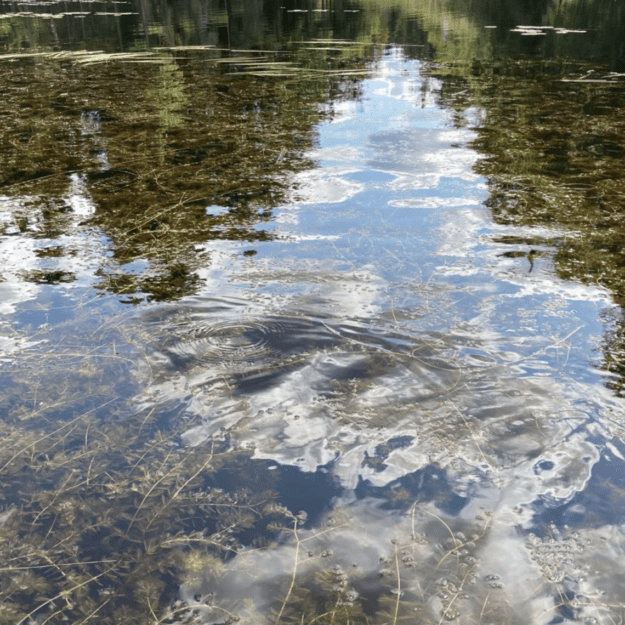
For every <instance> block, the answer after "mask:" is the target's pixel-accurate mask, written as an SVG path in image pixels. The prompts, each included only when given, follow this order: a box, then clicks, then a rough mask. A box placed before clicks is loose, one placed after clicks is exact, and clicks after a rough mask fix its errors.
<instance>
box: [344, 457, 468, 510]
mask: <svg viewBox="0 0 625 625" xmlns="http://www.w3.org/2000/svg"><path fill="white" fill-rule="evenodd" d="M355 494H356V496H357V497H358V498H359V499H363V498H366V497H373V498H376V499H384V500H385V503H384V504H383V505H382V509H384V510H387V509H388V510H401V509H404V510H405V509H407V508H409V507H410V506H412V505H414V504H415V502H428V501H432V502H434V504H435V505H436V507H437V508H438V509H440V510H441V511H442V512H444V513H445V514H447V515H450V516H457V515H458V514H460V513H461V512H462V509H463V508H464V507H465V506H466V505H467V503H468V502H469V499H470V497H466V496H461V495H459V494H457V493H455V492H454V487H453V485H452V484H451V483H450V482H449V479H448V477H447V472H446V470H445V469H442V468H441V467H437V466H435V465H428V466H426V467H424V468H423V469H419V470H418V471H416V472H414V473H411V474H409V475H405V476H403V477H402V478H400V479H399V480H396V481H393V482H391V483H389V484H388V485H387V486H384V487H375V486H372V485H371V483H369V482H368V481H367V480H361V481H360V482H359V484H358V486H357V487H356V490H355Z"/></svg>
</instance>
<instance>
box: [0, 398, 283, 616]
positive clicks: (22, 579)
mask: <svg viewBox="0 0 625 625" xmlns="http://www.w3.org/2000/svg"><path fill="white" fill-rule="evenodd" d="M28 416H29V415H22V416H21V417H17V418H15V419H14V420H13V421H14V422H13V423H12V422H11V420H10V419H9V420H6V421H2V423H1V425H0V427H1V428H2V436H3V440H4V441H5V444H4V445H3V447H2V450H1V451H0V475H1V477H0V480H1V481H0V483H1V485H2V493H3V500H4V501H3V502H2V508H3V511H2V512H1V513H0V553H2V561H3V566H2V568H0V588H1V590H0V620H1V621H2V622H3V623H7V625H9V624H10V625H17V624H22V623H24V624H25V623H44V622H45V623H61V622H68V621H69V622H74V623H80V622H99V623H116V624H117V623H161V622H166V621H167V619H173V620H180V619H182V618H183V617H184V616H185V614H186V612H185V610H186V609H185V608H184V607H183V606H178V607H176V605H177V604H176V597H177V593H178V584H179V581H178V580H179V579H182V578H184V576H185V575H189V574H190V573H191V572H192V571H193V570H194V569H197V566H198V562H201V563H202V567H206V568H208V565H209V564H210V563H211V562H218V561H222V560H224V559H227V558H228V556H229V554H230V555H231V554H233V553H235V552H236V549H237V547H238V545H239V541H238V538H237V534H240V533H241V532H242V531H244V530H246V529H249V528H251V527H253V526H254V525H255V524H256V523H257V522H258V520H259V519H260V518H261V517H262V510H263V507H264V504H265V502H266V500H267V499H271V498H272V497H273V493H272V491H271V490H269V489H268V490H267V491H266V492H256V493H252V492H251V491H249V490H245V489H241V490H240V491H237V492H229V493H227V492H224V491H223V490H221V489H218V488H211V487H210V486H209V484H208V481H209V476H210V475H211V474H213V473H214V472H216V471H218V470H219V467H220V466H221V465H222V463H223V462H224V459H225V458H224V456H225V454H223V453H219V452H218V451H216V450H215V448H214V447H208V448H195V449H191V450H185V449H183V448H181V447H180V446H178V445H177V444H175V442H173V441H172V438H171V437H170V435H169V434H170V433H166V432H163V431H162V430H161V429H160V428H159V427H158V420H159V419H161V418H162V415H158V414H157V412H156V411H154V410H152V411H151V412H148V413H147V414H135V415H132V416H130V415H128V414H124V413H123V411H117V413H116V414H114V415H110V416H109V418H108V420H107V421H108V422H106V423H103V422H101V421H99V420H98V419H97V418H95V417H94V416H93V415H92V414H89V413H84V414H79V415H78V416H76V417H74V418H72V419H69V420H67V421H65V422H62V423H56V424H55V425H54V426H52V427H50V422H49V419H48V418H47V415H46V414H45V411H41V412H40V414H39V415H38V417H37V418H36V419H35V421H36V423H33V421H32V420H31V421H30V422H28V426H29V427H28V428H27V429H25V428H24V423H23V421H24V418H26V419H27V418H28ZM41 426H47V427H41ZM236 461H237V459H236V454H233V453H230V454H228V462H229V463H236ZM185 618H186V617H185ZM170 622H173V621H170Z"/></svg>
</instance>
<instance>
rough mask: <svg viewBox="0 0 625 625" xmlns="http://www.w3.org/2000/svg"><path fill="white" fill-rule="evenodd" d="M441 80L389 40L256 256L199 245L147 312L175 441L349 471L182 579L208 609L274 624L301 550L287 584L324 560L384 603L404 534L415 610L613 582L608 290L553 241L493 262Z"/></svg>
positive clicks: (551, 605)
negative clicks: (566, 267) (289, 519)
mask: <svg viewBox="0 0 625 625" xmlns="http://www.w3.org/2000/svg"><path fill="white" fill-rule="evenodd" d="M435 89H436V83H435V82H432V81H429V80H428V79H427V78H425V77H423V76H422V75H421V74H420V65H419V63H418V62H414V61H411V62H409V61H406V60H405V59H404V58H403V57H402V55H401V54H400V53H399V52H398V51H391V52H390V53H389V54H386V55H385V56H384V58H383V59H380V61H379V63H378V65H377V66H376V69H375V70H374V75H373V76H372V78H371V79H370V80H367V81H365V82H364V84H363V97H362V99H361V100H360V101H359V103H358V104H357V105H354V106H350V107H345V108H344V109H343V110H342V111H339V112H336V113H335V117H334V119H332V120H331V121H329V122H327V123H324V124H322V125H321V126H320V128H319V145H318V146H317V148H316V149H315V150H314V152H313V157H314V158H315V160H316V162H317V166H318V168H317V169H314V170H310V171H304V172H302V173H301V174H297V175H296V177H295V183H296V184H295V187H296V191H294V193H293V201H292V202H291V203H289V204H286V205H284V206H283V207H282V208H281V209H280V210H279V211H277V212H276V216H275V219H274V222H273V224H274V226H273V227H274V228H275V230H274V232H275V233H276V235H277V237H276V240H274V241H272V242H270V243H260V244H255V245H254V249H255V250H256V252H257V254H256V255H255V256H254V257H253V260H252V259H250V260H249V261H246V260H236V258H237V257H236V254H235V253H233V250H232V248H231V247H226V246H224V245H223V244H221V243H218V242H214V243H207V244H206V249H207V251H208V252H209V254H210V256H211V258H212V261H213V262H212V265H211V267H210V269H209V270H208V271H206V272H205V273H204V274H203V276H202V277H203V278H204V280H205V287H204V288H203V290H202V293H200V294H199V295H198V296H196V297H195V298H193V299H192V300H189V301H188V302H187V303H183V304H181V305H178V306H176V307H175V308H171V307H169V306H166V307H165V308H164V309H162V310H161V309H159V310H161V312H159V313H158V314H157V322H156V324H150V325H149V330H146V331H147V333H148V335H149V336H150V343H151V345H152V349H153V350H154V351H153V355H152V356H151V358H150V372H151V375H153V376H155V383H153V384H151V385H149V387H148V389H147V390H146V392H145V393H144V394H143V396H144V398H145V399H144V401H145V402H146V404H145V406H147V407H149V406H150V405H152V404H153V402H155V401H162V400H164V399H168V400H171V399H172V398H177V400H178V401H180V402H183V403H184V404H185V405H186V415H187V419H188V420H189V427H188V429H187V431H186V432H185V433H184V434H183V436H182V440H183V441H184V443H185V444H186V445H191V446H197V445H207V444H208V442H209V441H210V440H213V441H214V440H223V441H225V442H226V443H227V444H228V445H231V446H232V447H233V448H244V449H245V448H247V449H250V450H252V451H253V458H254V459H256V460H257V461H261V460H269V461H275V462H277V463H278V464H279V465H282V466H288V465H291V466H293V467H299V469H300V470H301V471H302V473H301V478H300V479H301V486H300V487H301V488H302V489H305V488H306V477H305V476H306V475H317V474H319V472H320V471H321V472H323V473H327V474H329V475H330V476H331V479H332V480H333V481H334V483H335V484H336V486H337V487H338V488H339V493H340V495H339V496H338V497H336V498H335V499H334V500H333V501H329V500H328V501H327V502H326V503H325V504H324V505H323V507H322V508H321V510H323V509H325V510H326V512H325V514H324V516H323V519H324V521H323V522H322V523H321V524H320V525H319V524H317V525H315V526H314V527H311V528H307V529H305V530H300V531H299V532H297V534H296V536H292V537H291V538H289V537H288V536H285V537H284V539H283V540H282V541H281V542H280V544H279V546H276V547H275V548H272V549H268V550H264V551H251V552H249V553H246V552H245V551H243V552H242V553H240V554H239V555H237V556H236V557H235V558H234V559H233V560H231V561H230V562H229V563H228V565H227V566H226V567H224V569H223V570H222V571H221V572H220V573H219V574H218V575H216V576H215V575H214V574H211V575H208V576H207V577H206V578H205V579H204V580H203V581H201V580H196V581H195V582H193V583H191V584H190V585H189V586H188V587H185V588H184V589H183V594H184V593H186V596H187V598H189V600H190V601H191V602H192V603H193V600H192V599H191V597H192V595H193V594H196V595H198V594H199V595H200V596H202V597H204V596H206V595H207V594H208V593H214V595H211V596H213V601H214V603H215V605H217V606H218V608H206V607H205V606H204V607H200V606H199V604H198V608H199V609H200V610H201V612H202V613H203V614H204V615H205V618H206V622H210V623H217V622H220V621H219V618H220V616H219V614H220V610H221V609H222V608H223V609H232V610H234V611H235V612H236V613H237V614H238V615H239V616H241V617H242V618H243V621H244V622H249V623H252V622H256V623H258V622H265V619H266V616H264V612H265V610H267V609H268V608H269V606H270V605H271V604H272V602H273V601H275V598H276V594H278V595H279V594H280V591H279V589H280V588H281V587H282V585H283V584H286V583H287V581H288V579H289V577H290V575H291V573H290V572H289V571H290V570H291V568H292V567H293V566H294V564H293V563H294V561H297V562H299V561H300V559H301V560H302V561H301V564H298V565H297V583H298V585H301V586H303V587H307V588H308V589H309V590H311V589H312V588H313V587H314V584H315V582H314V576H315V575H316V574H320V571H322V570H326V569H327V568H328V567H331V566H333V567H334V568H335V569H336V570H337V571H345V573H344V575H345V577H346V579H349V580H350V582H349V583H350V584H351V585H350V588H352V592H353V593H354V597H357V596H361V595H362V594H363V593H365V594H366V593H369V594H370V600H371V597H373V596H376V593H377V594H384V593H385V592H386V591H385V590H383V584H382V582H380V581H373V580H374V579H376V577H377V575H378V571H379V570H380V562H381V561H385V559H386V558H389V559H390V560H389V569H390V573H389V575H390V576H391V578H392V579H393V580H395V581H394V582H393V583H399V582H398V581H397V579H396V577H393V575H394V573H393V570H394V569H395V564H394V561H393V558H400V556H399V555H397V554H398V553H401V558H400V559H401V560H402V565H401V567H402V581H401V593H402V597H403V598H404V600H405V602H406V604H407V605H408V604H411V603H412V602H416V603H415V605H418V606H419V608H418V610H417V608H416V607H413V608H411V609H412V610H413V611H414V610H416V612H414V613H415V614H416V616H415V618H417V619H422V621H419V622H430V619H431V621H432V622H436V620H437V618H439V617H440V618H441V619H444V618H447V616H449V617H453V618H460V619H461V622H469V621H470V620H471V619H475V620H478V619H479V618H480V616H482V617H483V616H484V615H485V614H491V615H492V616H491V618H498V619H501V618H504V616H505V619H506V621H510V622H515V623H533V624H536V623H550V622H553V619H554V618H555V617H556V616H557V615H558V614H560V615H565V613H566V611H567V610H572V612H571V614H573V617H572V618H574V619H575V620H580V621H582V620H584V619H592V618H596V619H599V620H601V619H602V618H603V616H604V615H605V614H614V612H612V611H611V610H612V608H608V607H607V606H609V605H618V603H619V601H620V598H619V597H620V590H619V586H618V585H614V584H611V583H606V581H607V579H606V575H607V571H608V570H609V569H610V567H616V568H618V566H619V565H618V562H619V559H620V558H622V556H623V552H622V547H621V546H620V545H622V535H621V534H622V531H621V529H620V520H616V519H615V518H614V517H612V516H611V515H610V514H606V513H605V512H601V509H602V508H603V509H605V510H606V511H607V510H609V509H610V508H611V507H612V506H616V507H617V508H618V507H619V503H618V500H619V497H620V496H619V495H618V494H617V493H618V492H620V488H619V487H618V486H616V484H615V483H613V482H611V478H610V477H608V476H609V474H610V470H608V471H607V474H606V469H605V468H603V469H599V467H607V466H610V463H611V466H613V468H616V465H618V464H620V463H622V462H625V460H624V458H623V455H622V454H621V452H620V451H618V449H617V447H615V444H616V443H614V442H613V441H615V440H616V438H615V437H618V436H619V433H620V432H621V424H622V406H621V404H620V402H619V401H617V400H616V399H615V398H614V397H612V395H611V393H610V392H609V391H608V390H607V389H606V388H605V387H604V385H603V379H602V375H601V374H600V372H599V371H598V370H597V369H594V368H592V367H589V361H592V360H595V359H596V356H594V355H593V354H595V353H596V350H597V349H598V348H599V344H600V338H601V336H602V332H603V331H604V325H603V324H602V321H601V313H602V311H603V310H605V309H606V307H608V308H609V307H610V306H611V300H610V297H609V295H608V293H607V292H606V291H605V290H603V289H600V288H596V287H588V286H581V285H574V284H572V283H569V282H565V281H562V280H558V279H557V278H556V277H555V276H554V275H553V271H552V268H551V265H550V263H549V262H548V255H547V257H546V258H543V259H542V260H538V261H537V262H536V264H535V265H534V266H533V267H530V266H529V262H528V260H527V258H526V257H510V258H509V259H507V260H505V261H502V259H501V249H502V248H501V246H499V247H498V246H497V245H493V244H492V243H491V240H492V239H493V238H494V237H495V236H496V235H498V234H499V233H500V231H501V230H502V228H501V227H498V226H496V225H493V224H492V223H491V221H490V219H489V215H488V212H487V211H486V210H485V209H484V207H483V206H482V204H481V201H482V199H483V198H484V197H485V185H484V183H483V180H482V179H481V178H480V177H479V176H477V175H475V174H474V173H473V171H472V165H473V164H474V163H475V161H476V159H477V158H478V155H477V154H476V153H475V152H473V151H472V150H471V149H470V148H469V146H468V142H469V141H470V140H471V137H472V134H471V131H469V130H467V129H466V128H465V129H456V128H454V126H453V123H452V119H451V114H450V113H449V112H448V111H444V110H442V109H440V108H438V106H437V105H436V100H435V97H434V90H435ZM380 111H385V112H388V115H386V116H385V117H384V119H382V118H381V117H380ZM476 113H478V112H476ZM400 137H402V138H403V139H402V140H399V138H400ZM452 144H453V147H452ZM315 197H316V198H317V200H318V201H316V202H315V201H314V198H315ZM319 198H321V199H320V200H319ZM270 227H271V224H270ZM512 230H514V229H508V230H506V232H507V233H508V234H510V232H512ZM515 232H516V233H517V234H523V235H526V236H530V235H532V234H536V232H537V231H536V232H533V231H532V229H531V228H525V229H523V228H520V229H517V230H515ZM541 234H543V235H544V234H545V233H544V232H542V233H541ZM556 234H557V233H555V232H553V231H552V232H551V235H552V236H555V235H556ZM244 247H245V246H244V245H241V249H243V248H244ZM530 269H531V271H530ZM217 292H219V293H220V297H218V298H215V296H214V295H212V294H214V293H217ZM142 316H143V315H139V317H138V319H137V320H138V321H139V320H140V319H141V318H142ZM146 321H149V314H148V315H147V317H146ZM227 354H230V355H229V356H227ZM222 357H223V358H222ZM618 445H620V444H618ZM606 463H607V464H606ZM600 474H603V475H604V476H606V477H607V479H608V481H609V482H610V483H612V484H613V486H612V488H611V489H607V490H606V489H605V488H602V489H601V493H602V495H601V498H602V500H603V498H609V499H610V501H611V503H609V504H605V500H604V505H603V506H602V505H600V503H599V501H597V500H596V499H595V497H594V496H593V494H592V493H593V491H594V490H595V489H596V488H598V486H597V484H598V483H599V482H600V481H601V479H603V480H605V479H606V477H604V478H601V477H599V475H600ZM598 481H599V482H598ZM608 493H610V494H608ZM334 495H336V493H334ZM317 505H318V504H312V503H311V505H310V507H309V510H307V512H308V513H309V514H316V515H318V514H319V511H320V509H319V508H317V507H316V506H317ZM294 512H295V511H294ZM337 516H338V517H339V518H341V519H343V521H342V524H341V525H340V526H339V528H338V529H333V527H332V523H334V522H336V519H335V520H334V521H328V519H330V520H331V519H333V518H334V517H337ZM617 516H618V517H619V519H620V515H618V514H617ZM591 518H593V519H596V520H595V521H592V522H587V521H588V520H589V519H591ZM328 522H330V526H328V525H326V523H328ZM450 528H451V529H450ZM450 532H453V534H451V533H450ZM456 532H461V534H458V535H460V536H461V538H460V539H458V538H457V537H455V536H457V534H456ZM615 532H616V536H617V539H616V540H614V539H613V538H611V543H610V550H609V551H608V550H602V547H601V545H602V543H603V542H604V535H607V534H610V536H612V535H613V534H614V533H615ZM462 534H467V535H471V534H475V535H476V536H477V537H476V538H466V539H464V538H462ZM532 536H535V538H532ZM450 539H451V542H452V544H451V546H450V545H449V544H447V543H448V542H449V541H450ZM455 543H457V545H456V544H455ZM304 549H305V550H306V553H308V555H306V556H304V555H303V552H302V550H304ZM447 550H450V551H447ZM322 553H325V554H326V555H325V556H322V555H321V554H322ZM393 553H395V554H396V555H395V556H393V555H392V554H393ZM450 553H451V554H452V555H450ZM599 553H601V555H600V556H599ZM596 558H599V560H600V561H601V562H602V564H600V563H599V560H596ZM413 561H414V562H415V563H417V564H415V565H414V567H407V568H406V570H405V571H404V567H405V565H406V564H410V563H412V562H413ZM398 570H399V569H398ZM252 571H253V572H254V573H253V575H251V572H252ZM446 576H449V580H452V579H453V580H454V581H453V582H452V581H447V582H445V583H443V581H441V580H443V579H447V578H446ZM447 584H450V585H451V586H454V584H455V587H456V590H455V591H452V592H450V591H449V590H448V589H447V590H446V589H445V587H446V586H447ZM601 593H603V594H601ZM241 597H247V598H250V599H251V601H252V603H251V604H250V605H252V606H253V609H252V608H251V607H248V608H245V609H243V610H240V609H239V610H236V609H235V608H234V607H233V606H235V605H238V603H237V601H238V600H239V599H240V598H241ZM562 597H568V598H569V599H570V598H571V597H575V601H576V602H577V603H576V604H575V606H576V607H575V608H571V607H570V606H569V607H564V603H562ZM455 599H457V601H455ZM565 603H566V605H567V606H568V605H569V600H568V599H567V601H566V602H565ZM402 609H404V608H402ZM401 614H404V612H401ZM495 615H498V616H495ZM267 622H269V621H267ZM497 622H502V621H500V620H499V621H497Z"/></svg>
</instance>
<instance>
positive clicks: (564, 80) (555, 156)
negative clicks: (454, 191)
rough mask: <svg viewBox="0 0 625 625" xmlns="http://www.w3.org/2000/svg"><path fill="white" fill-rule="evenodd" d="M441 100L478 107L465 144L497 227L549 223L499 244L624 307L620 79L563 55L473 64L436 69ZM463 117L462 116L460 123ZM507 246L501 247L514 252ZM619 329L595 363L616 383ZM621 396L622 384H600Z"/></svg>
mask: <svg viewBox="0 0 625 625" xmlns="http://www.w3.org/2000/svg"><path fill="white" fill-rule="evenodd" d="M432 72H433V73H434V74H436V75H437V76H439V77H440V78H441V79H442V80H443V81H444V87H443V90H442V92H441V103H442V104H444V105H445V106H449V107H452V108H453V109H454V110H456V111H458V123H463V122H462V119H463V111H464V110H465V109H466V107H467V106H469V105H474V106H478V107H480V108H481V109H482V111H483V113H482V118H481V119H480V121H479V124H478V125H477V127H476V132H477V134H478V138H477V139H476V140H475V141H474V142H473V147H474V148H475V149H476V150H478V151H479V152H480V153H482V154H483V158H482V159H481V160H480V161H478V164H477V171H478V172H479V173H480V174H482V175H483V176H484V177H485V178H486V180H487V181H488V186H489V199H488V201H487V205H488V206H489V208H490V209H491V211H492V215H493V219H494V220H495V221H496V222H497V223H500V224H505V225H516V226H539V227H547V228H553V229H554V230H556V231H558V234H557V235H555V236H553V237H549V236H546V237H533V238H532V237H531V238H530V239H528V240H519V239H518V237H517V238H514V239H510V240H508V241H503V240H502V241H501V242H509V243H510V244H511V245H513V246H514V247H515V250H514V252H516V253H517V254H519V255H523V256H525V257H527V259H528V261H529V263H528V270H531V269H532V267H533V261H534V260H535V259H536V258H537V257H540V256H545V257H550V258H552V259H553V263H554V267H555V270H556V272H557V274H558V276H559V277H561V278H563V279H565V280H578V281H580V282H583V283H586V284H595V285H600V286H604V287H606V288H608V289H609V290H610V291H611V293H612V294H613V296H614V299H615V301H616V303H617V304H619V305H620V306H623V305H624V304H625V255H624V252H623V250H624V248H623V241H625V228H624V226H623V224H624V220H623V215H624V206H625V181H624V180H623V176H622V171H623V159H624V158H625V122H624V121H623V115H622V112H623V110H624V109H625V80H624V77H623V75H622V74H617V73H614V72H606V71H605V69H603V68H601V66H598V65H593V64H590V63H582V62H572V61H544V60H518V61H515V60H508V61H506V62H503V61H502V62H494V61H477V60H476V61H474V62H471V63H458V64H450V65H445V66H439V67H435V68H433V69H432ZM465 123H466V122H465ZM514 252H511V253H514ZM623 336H624V334H623V328H622V326H621V324H620V322H618V323H617V325H616V326H615V329H614V330H613V332H612V334H611V336H608V338H607V339H606V344H605V350H604V353H605V366H606V368H607V369H608V370H610V371H613V372H615V373H617V374H618V376H619V378H620V379H621V380H622V378H623V375H624V374H625V370H624V369H623V364H622V362H623V361H622V358H621V357H620V355H621V354H622V353H623V342H624V338H623ZM610 384H612V386H613V388H614V389H615V390H616V391H617V392H619V393H621V394H622V393H623V383H622V381H619V382H617V383H612V382H611V383H610Z"/></svg>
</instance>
